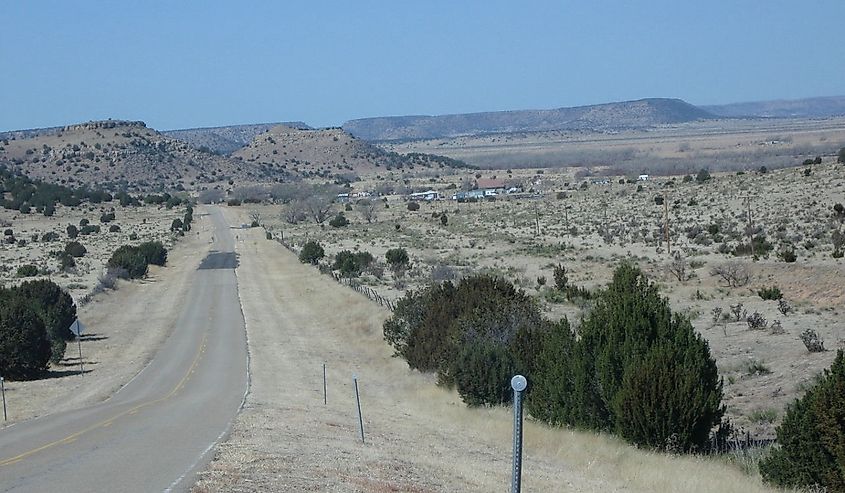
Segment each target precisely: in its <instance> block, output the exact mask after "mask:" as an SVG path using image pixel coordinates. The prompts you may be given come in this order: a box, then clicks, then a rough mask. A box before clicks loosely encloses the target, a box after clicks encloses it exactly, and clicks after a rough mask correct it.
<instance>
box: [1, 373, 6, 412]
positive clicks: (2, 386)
mask: <svg viewBox="0 0 845 493" xmlns="http://www.w3.org/2000/svg"><path fill="white" fill-rule="evenodd" d="M5 380H6V379H5V378H3V377H0V394H3V421H6V419H7V416H6V384H5Z"/></svg>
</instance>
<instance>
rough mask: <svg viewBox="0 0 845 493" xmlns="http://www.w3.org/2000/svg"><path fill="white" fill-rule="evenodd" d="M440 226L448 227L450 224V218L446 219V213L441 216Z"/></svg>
mask: <svg viewBox="0 0 845 493" xmlns="http://www.w3.org/2000/svg"><path fill="white" fill-rule="evenodd" d="M440 224H441V225H442V226H446V225H447V224H449V218H448V217H446V213H445V212H444V213H443V214H440Z"/></svg>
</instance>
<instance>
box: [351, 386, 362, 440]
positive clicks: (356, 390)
mask: <svg viewBox="0 0 845 493" xmlns="http://www.w3.org/2000/svg"><path fill="white" fill-rule="evenodd" d="M352 383H354V384H355V404H356V405H357V406H358V431H359V432H360V433H361V443H364V419H363V418H362V417H361V398H360V397H359V396H358V377H357V376H356V375H353V376H352Z"/></svg>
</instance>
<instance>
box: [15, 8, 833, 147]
mask: <svg viewBox="0 0 845 493" xmlns="http://www.w3.org/2000/svg"><path fill="white" fill-rule="evenodd" d="M843 19H845V1H843V0H818V1H815V0H807V1H798V0H794V1H788V2H787V1H764V0H759V1H752V0H725V1H714V0H710V1H706V2H683V1H680V2H679V1H677V0H675V1H646V0H643V1H581V2H567V1H547V2H530V1H527V2H520V1H514V0H508V1H498V0H485V1H439V0H424V1H417V2H410V1H408V2H405V1H401V0H400V1H397V0H394V1H382V2H376V1H367V0H354V1H353V0H346V1H336V2H309V1H281V0H279V1H239V2H222V1H203V2H200V1H182V0H168V1H113V0H108V1H105V0H104V1H84V0H79V1H67V0H61V1H59V0H57V1H39V0H26V1H9V2H3V4H2V5H0V130H10V129H20V128H33V127H42V126H53V125H63V124H67V123H73V122H80V121H87V120H91V119H102V118H109V117H111V118H125V119H138V120H144V121H146V122H147V124H148V125H149V126H151V127H153V128H157V129H162V130H164V129H172V128H186V127H195V126H215V125H226V124H235V123H258V122H269V121H283V120H303V121H305V122H307V123H309V124H312V125H316V126H328V125H339V124H341V123H342V122H344V121H345V120H348V119H352V118H360V117H367V116H384V115H405V114H443V113H463V112H474V111H488V110H505V109H526V108H555V107H561V106H575V105H582V104H592V103H602V102H609V101H618V100H628V99H639V98H644V97H677V98H682V99H685V100H687V101H689V102H691V103H694V104H710V103H727V102H738V101H750V100H764V99H778V98H800V97H808V96H827V95H843V94H845V24H843Z"/></svg>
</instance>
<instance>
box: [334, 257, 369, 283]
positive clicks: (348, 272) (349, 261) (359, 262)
mask: <svg viewBox="0 0 845 493" xmlns="http://www.w3.org/2000/svg"><path fill="white" fill-rule="evenodd" d="M373 260H374V259H373V256H372V254H370V252H355V253H352V252H350V251H349V250H343V251H340V252H338V253H337V254H335V257H334V264H333V265H332V270H339V271H340V274H341V275H342V276H344V277H358V276H360V275H361V271H363V270H364V269H365V268H367V267H368V266H369V265H370V263H372V261H373Z"/></svg>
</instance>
